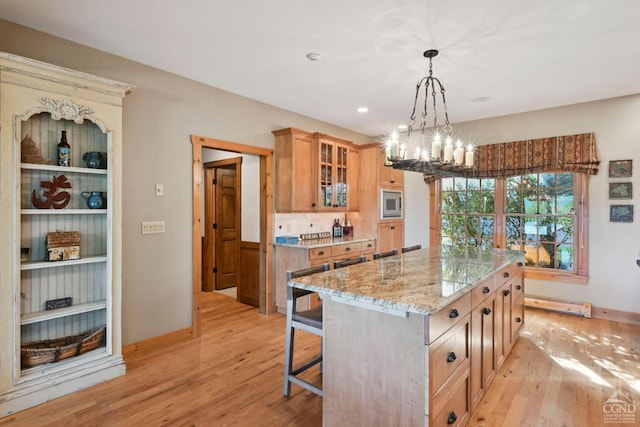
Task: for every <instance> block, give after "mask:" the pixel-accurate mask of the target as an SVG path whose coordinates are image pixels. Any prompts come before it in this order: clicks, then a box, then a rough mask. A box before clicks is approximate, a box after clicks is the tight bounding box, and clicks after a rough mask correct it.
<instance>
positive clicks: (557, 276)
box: [524, 268, 589, 285]
mask: <svg viewBox="0 0 640 427" xmlns="http://www.w3.org/2000/svg"><path fill="white" fill-rule="evenodd" d="M524 277H526V278H528V279H536V280H548V281H551V282H564V283H574V284H576V285H586V284H587V282H589V276H579V275H577V274H570V273H561V272H558V271H542V270H539V269H532V268H525V270H524Z"/></svg>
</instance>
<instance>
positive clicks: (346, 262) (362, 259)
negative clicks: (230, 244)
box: [333, 255, 367, 270]
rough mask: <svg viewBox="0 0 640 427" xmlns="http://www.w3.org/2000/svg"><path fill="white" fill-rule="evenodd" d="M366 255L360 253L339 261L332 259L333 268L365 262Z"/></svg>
mask: <svg viewBox="0 0 640 427" xmlns="http://www.w3.org/2000/svg"><path fill="white" fill-rule="evenodd" d="M366 260H367V257H366V256H364V255H360V256H359V257H358V258H350V259H343V260H341V261H333V268H334V270H335V269H337V268H342V267H347V266H349V265H354V264H360V263H361V262H365V261H366Z"/></svg>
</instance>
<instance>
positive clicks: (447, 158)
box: [444, 136, 453, 163]
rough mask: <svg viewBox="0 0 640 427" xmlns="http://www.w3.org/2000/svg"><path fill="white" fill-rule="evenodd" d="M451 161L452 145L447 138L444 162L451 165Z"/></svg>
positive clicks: (448, 137)
mask: <svg viewBox="0 0 640 427" xmlns="http://www.w3.org/2000/svg"><path fill="white" fill-rule="evenodd" d="M452 161H453V144H452V143H451V137H450V136H447V142H446V143H445V145H444V162H445V163H451V162H452Z"/></svg>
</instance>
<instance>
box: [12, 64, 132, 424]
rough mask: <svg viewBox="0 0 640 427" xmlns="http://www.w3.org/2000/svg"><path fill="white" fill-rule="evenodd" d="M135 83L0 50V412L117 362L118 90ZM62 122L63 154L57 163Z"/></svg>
mask: <svg viewBox="0 0 640 427" xmlns="http://www.w3.org/2000/svg"><path fill="white" fill-rule="evenodd" d="M133 89H134V87H133V86H130V85H128V84H124V83H120V82H116V81H112V80H108V79H103V78H100V77H96V76H92V75H88V74H84V73H80V72H76V71H73V70H69V69H65V68H60V67H56V66H53V65H49V64H44V63H41V62H38V61H33V60H29V59H26V58H22V57H19V56H16V55H11V54H6V53H0V224H1V225H0V227H1V228H0V231H1V238H0V360H1V363H0V416H2V417H4V416H7V415H9V414H11V413H14V412H16V411H20V410H22V409H25V408H28V407H31V406H34V405H37V404H39V403H42V402H45V401H47V400H50V399H52V398H56V397H59V396H62V395H64V394H68V393H70V392H73V391H76V390H79V389H82V388H85V387H89V386H91V385H93V384H96V383H99V382H102V381H105V380H107V379H110V378H114V377H117V376H119V375H122V374H124V372H125V365H124V360H123V358H122V350H121V347H122V343H121V294H122V293H121V286H122V283H121V270H122V263H121V258H122V255H121V247H122V242H121V234H122V229H121V228H122V227H121V223H122V205H121V194H122V182H121V180H122V179H121V177H122V169H121V159H122V151H121V150H122V98H123V97H124V96H125V95H126V94H127V93H129V92H130V91H131V90H133ZM62 131H65V133H66V137H67V141H68V143H69V145H70V147H71V157H70V166H58V164H57V159H58V152H57V145H58V142H59V141H60V139H61V135H62ZM86 153H93V154H91V155H87V154H86ZM92 195H93V197H91V196H92ZM50 252H51V254H49V253H50ZM60 259H61V260H60ZM56 349H57V350H56Z"/></svg>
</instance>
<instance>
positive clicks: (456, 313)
mask: <svg viewBox="0 0 640 427" xmlns="http://www.w3.org/2000/svg"><path fill="white" fill-rule="evenodd" d="M459 315H460V313H458V310H456V309H455V308H454V309H453V310H451V312H450V313H449V317H450V318H452V319H455V318H456V317H458V316H459Z"/></svg>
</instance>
